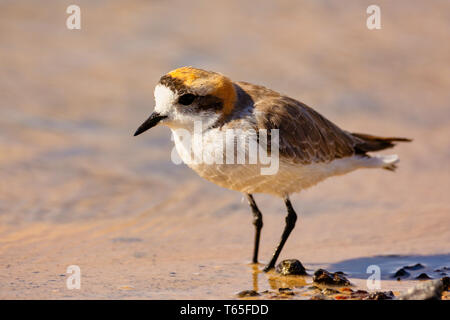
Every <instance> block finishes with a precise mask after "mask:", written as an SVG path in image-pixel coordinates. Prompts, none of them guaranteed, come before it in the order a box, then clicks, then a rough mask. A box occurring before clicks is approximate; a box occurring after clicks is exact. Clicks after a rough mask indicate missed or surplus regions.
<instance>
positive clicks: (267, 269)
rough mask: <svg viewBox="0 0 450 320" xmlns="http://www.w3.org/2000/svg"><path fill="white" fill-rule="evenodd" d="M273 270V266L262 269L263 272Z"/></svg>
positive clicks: (269, 265)
mask: <svg viewBox="0 0 450 320" xmlns="http://www.w3.org/2000/svg"><path fill="white" fill-rule="evenodd" d="M273 268H275V266H274V265H273V264H268V265H267V266H265V267H264V269H263V271H264V272H269V271H270V270H272V269H273Z"/></svg>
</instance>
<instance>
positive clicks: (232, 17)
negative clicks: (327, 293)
mask: <svg viewBox="0 0 450 320" xmlns="http://www.w3.org/2000/svg"><path fill="white" fill-rule="evenodd" d="M44 3H45V4H46V5H45V6H44ZM380 6H381V7H382V8H383V9H382V10H383V12H384V13H386V14H383V17H384V18H382V19H383V22H382V23H383V28H382V29H381V30H378V31H368V30H367V29H366V28H365V21H364V20H361V17H364V14H365V9H366V7H365V5H362V4H361V3H360V2H359V1H353V2H349V3H346V5H345V6H344V5H341V4H340V3H339V1H328V2H316V1H304V2H298V3H295V4H293V3H292V2H290V1H278V2H277V3H272V2H269V1H267V2H266V1H263V2H261V4H260V5H258V7H257V8H255V7H254V6H251V5H243V4H242V3H241V2H238V1H227V2H224V3H214V4H212V3H211V4H204V3H201V2H197V1H190V2H186V1H184V2H183V1H175V2H170V3H169V2H168V3H166V2H158V1H157V2H151V3H148V2H145V1H127V3H126V4H125V3H123V2H121V1H97V2H95V4H93V3H92V2H91V1H81V2H80V7H81V9H82V29H81V30H80V31H69V30H67V29H66V28H65V23H64V22H65V18H66V16H67V15H66V13H65V9H66V8H65V5H64V3H62V2H61V3H55V2H52V1H44V2H43V3H40V5H39V6H37V5H35V4H34V3H33V2H32V1H20V2H17V1H3V2H2V4H0V7H1V10H0V37H1V39H2V41H0V72H1V74H2V76H1V77H0V97H1V98H0V223H1V224H0V270H1V272H0V298H46V299H51V298H56V299H59V298H73V299H76V298H124V299H128V298H150V299H167V298H177V299H182V298H193V299H194V298H211V299H214V298H219V299H226V298H236V295H235V294H236V293H237V292H240V291H242V290H249V289H254V288H255V286H257V288H258V289H257V291H264V290H273V289H275V288H276V287H277V286H282V285H283V286H284V285H285V284H283V283H282V282H283V281H286V279H284V280H283V279H279V277H276V276H275V275H273V274H263V273H255V272H254V270H253V268H252V266H251V265H249V264H248V262H249V261H248V259H250V257H251V250H252V242H253V226H252V224H251V219H252V217H251V213H250V210H249V208H248V207H247V204H246V203H245V202H244V201H242V196H241V195H240V194H237V193H235V192H232V191H228V190H225V189H222V188H219V187H217V186H215V185H212V184H211V183H208V182H206V181H204V180H202V179H201V178H199V177H197V176H196V175H195V173H193V172H192V171H190V170H189V169H188V168H187V167H186V166H177V165H175V164H173V163H171V161H170V152H171V150H172V142H171V141H170V132H169V130H168V129H167V128H154V129H152V131H151V132H148V133H146V134H144V135H142V136H139V137H138V138H134V137H132V134H133V133H134V130H135V129H136V128H137V126H138V125H140V123H141V122H142V121H143V120H145V119H146V117H147V116H148V114H149V113H150V112H151V110H152V107H153V96H152V95H153V94H152V90H153V86H154V85H155V83H156V82H157V81H158V79H159V77H160V76H161V75H162V74H164V73H166V72H167V71H169V70H171V69H173V68H175V67H179V66H181V65H194V66H197V67H202V68H205V69H212V70H216V71H219V72H222V73H224V74H226V75H228V76H230V77H231V78H233V79H235V80H246V81H250V82H255V83H258V84H263V85H267V86H269V87H272V88H274V89H276V90H278V91H281V92H283V93H286V94H288V95H290V96H292V97H294V98H297V99H300V100H301V101H303V102H305V103H307V104H309V105H311V106H312V107H314V108H316V109H317V110H318V111H320V112H321V113H323V114H324V115H325V116H326V117H328V118H329V119H330V120H332V121H334V122H336V123H337V124H338V125H339V126H341V127H342V128H345V129H347V130H350V131H355V132H367V133H372V134H379V135H389V136H390V135H392V136H406V137H411V138H413V139H414V142H413V143H411V144H405V145H399V146H398V147H396V149H395V150H390V151H386V153H387V154H389V153H394V152H395V153H397V154H398V155H399V156H400V158H401V163H400V165H399V169H398V171H397V172H396V173H395V174H392V173H390V172H384V171H382V170H366V171H358V172H354V173H352V174H350V175H348V176H345V177H337V178H333V179H330V180H328V181H325V182H324V183H322V184H320V185H318V186H317V187H314V188H312V189H310V190H308V191H305V192H304V193H302V194H299V195H294V196H293V197H292V201H293V204H294V207H295V208H296V210H297V211H298V213H299V220H298V223H297V226H296V229H295V230H294V232H293V233H292V235H291V237H290V239H289V241H288V242H287V244H286V247H285V249H284V251H283V253H282V255H281V258H282V259H285V258H297V259H300V260H301V261H302V263H303V264H304V265H305V267H306V268H307V269H309V272H310V273H311V274H312V272H313V271H314V270H315V269H317V268H319V267H323V268H327V269H329V270H331V271H337V270H340V271H344V272H345V273H347V274H348V275H349V277H350V279H351V281H352V282H354V283H355V284H357V285H358V286H359V287H361V288H365V281H366V280H365V279H366V278H367V276H368V274H366V269H367V267H368V266H369V265H372V264H375V265H378V266H380V268H381V275H382V279H383V280H382V290H394V291H395V290H397V291H399V290H403V289H404V288H406V287H409V286H411V285H413V284H414V283H416V282H417V281H413V280H410V279H407V280H402V281H396V280H394V279H391V278H390V275H391V274H392V273H393V272H395V270H397V268H400V267H402V266H404V265H410V264H416V263H422V264H424V265H425V266H426V267H427V268H429V269H426V270H427V272H430V273H431V274H432V269H433V268H437V267H442V266H449V264H450V263H449V252H450V247H449V243H450V233H449V231H448V230H449V225H450V216H449V213H450V202H449V198H448V190H449V189H450V179H449V173H450V167H449V164H450V161H449V160H450V153H449V152H448V146H449V145H450V125H449V124H450V112H449V108H448V101H449V98H450V97H449V92H448V87H449V85H450V77H449V75H450V71H449V69H448V52H449V49H450V44H449V42H448V41H447V37H448V34H447V33H446V31H447V30H448V27H449V19H448V17H446V16H445V15H444V14H443V13H444V12H449V10H448V9H449V4H448V2H447V1H436V2H434V5H433V6H429V5H427V4H425V3H413V4H412V3H410V2H409V1H396V2H395V3H392V2H390V1H389V2H383V1H381V3H380ZM174 7H176V8H177V10H173V8H174ZM169 16H170V17H171V19H168V18H167V17H169ZM256 201H257V203H258V205H259V207H260V208H262V209H263V210H262V211H263V215H264V228H263V231H262V240H261V241H262V242H261V249H260V260H261V261H262V262H267V260H268V259H269V257H270V256H271V254H272V250H273V249H274V248H275V245H276V242H277V241H278V239H279V236H280V235H281V230H282V228H283V223H284V214H285V213H284V208H283V204H282V201H280V200H279V199H274V198H272V197H269V196H263V195H257V196H256ZM69 265H78V266H80V269H81V273H82V287H81V288H82V289H81V290H68V289H67V288H66V279H67V277H68V274H66V269H67V267H68V266H69ZM433 270H434V269H433ZM431 274H430V275H431ZM434 276H437V275H434ZM280 281H281V284H277V282H280ZM305 281H306V282H307V281H311V279H309V278H306V280H305ZM296 298H298V296H297V297H296ZM305 298H308V297H307V296H305Z"/></svg>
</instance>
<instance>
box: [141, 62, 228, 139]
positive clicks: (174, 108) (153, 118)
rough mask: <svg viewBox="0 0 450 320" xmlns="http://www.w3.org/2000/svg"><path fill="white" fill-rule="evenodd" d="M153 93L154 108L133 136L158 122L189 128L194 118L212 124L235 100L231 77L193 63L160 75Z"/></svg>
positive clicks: (204, 123)
mask: <svg viewBox="0 0 450 320" xmlns="http://www.w3.org/2000/svg"><path fill="white" fill-rule="evenodd" d="M154 94H155V109H154V112H153V113H152V114H151V115H150V117H149V118H148V119H147V120H146V121H145V122H144V123H143V124H142V125H141V126H140V127H139V128H138V130H137V131H136V133H135V134H134V135H135V136H137V135H138V134H141V133H143V132H144V131H146V130H148V129H150V128H152V127H154V126H156V125H157V124H159V123H162V124H165V125H167V126H169V127H170V128H173V129H176V128H185V129H188V130H189V129H191V128H192V127H193V125H194V122H196V121H200V122H201V123H202V125H203V126H204V127H208V126H211V125H213V124H214V123H215V122H216V121H218V120H219V119H221V118H223V117H225V116H227V115H228V114H230V113H231V112H232V110H233V107H234V104H235V102H236V90H235V88H234V85H233V83H232V82H231V81H230V79H228V78H227V77H225V76H223V75H221V74H219V73H216V72H211V71H205V70H202V69H196V68H193V67H182V68H178V69H175V70H173V71H171V72H169V73H168V74H166V75H164V76H162V77H161V79H160V80H159V82H158V84H157V85H156V87H155V93H154Z"/></svg>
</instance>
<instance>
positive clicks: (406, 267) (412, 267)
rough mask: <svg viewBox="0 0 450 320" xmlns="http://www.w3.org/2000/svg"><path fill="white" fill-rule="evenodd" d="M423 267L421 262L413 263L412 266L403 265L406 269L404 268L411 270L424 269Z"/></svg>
mask: <svg viewBox="0 0 450 320" xmlns="http://www.w3.org/2000/svg"><path fill="white" fill-rule="evenodd" d="M424 268H425V267H424V266H423V265H422V264H420V263H416V264H415V265H413V266H405V267H403V269H406V270H413V271H415V270H420V269H424Z"/></svg>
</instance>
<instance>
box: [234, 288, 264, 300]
mask: <svg viewBox="0 0 450 320" xmlns="http://www.w3.org/2000/svg"><path fill="white" fill-rule="evenodd" d="M236 295H237V296H238V297H239V298H246V297H257V296H260V294H259V293H258V292H256V291H255V290H244V291H241V292H239V293H237V294H236Z"/></svg>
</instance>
